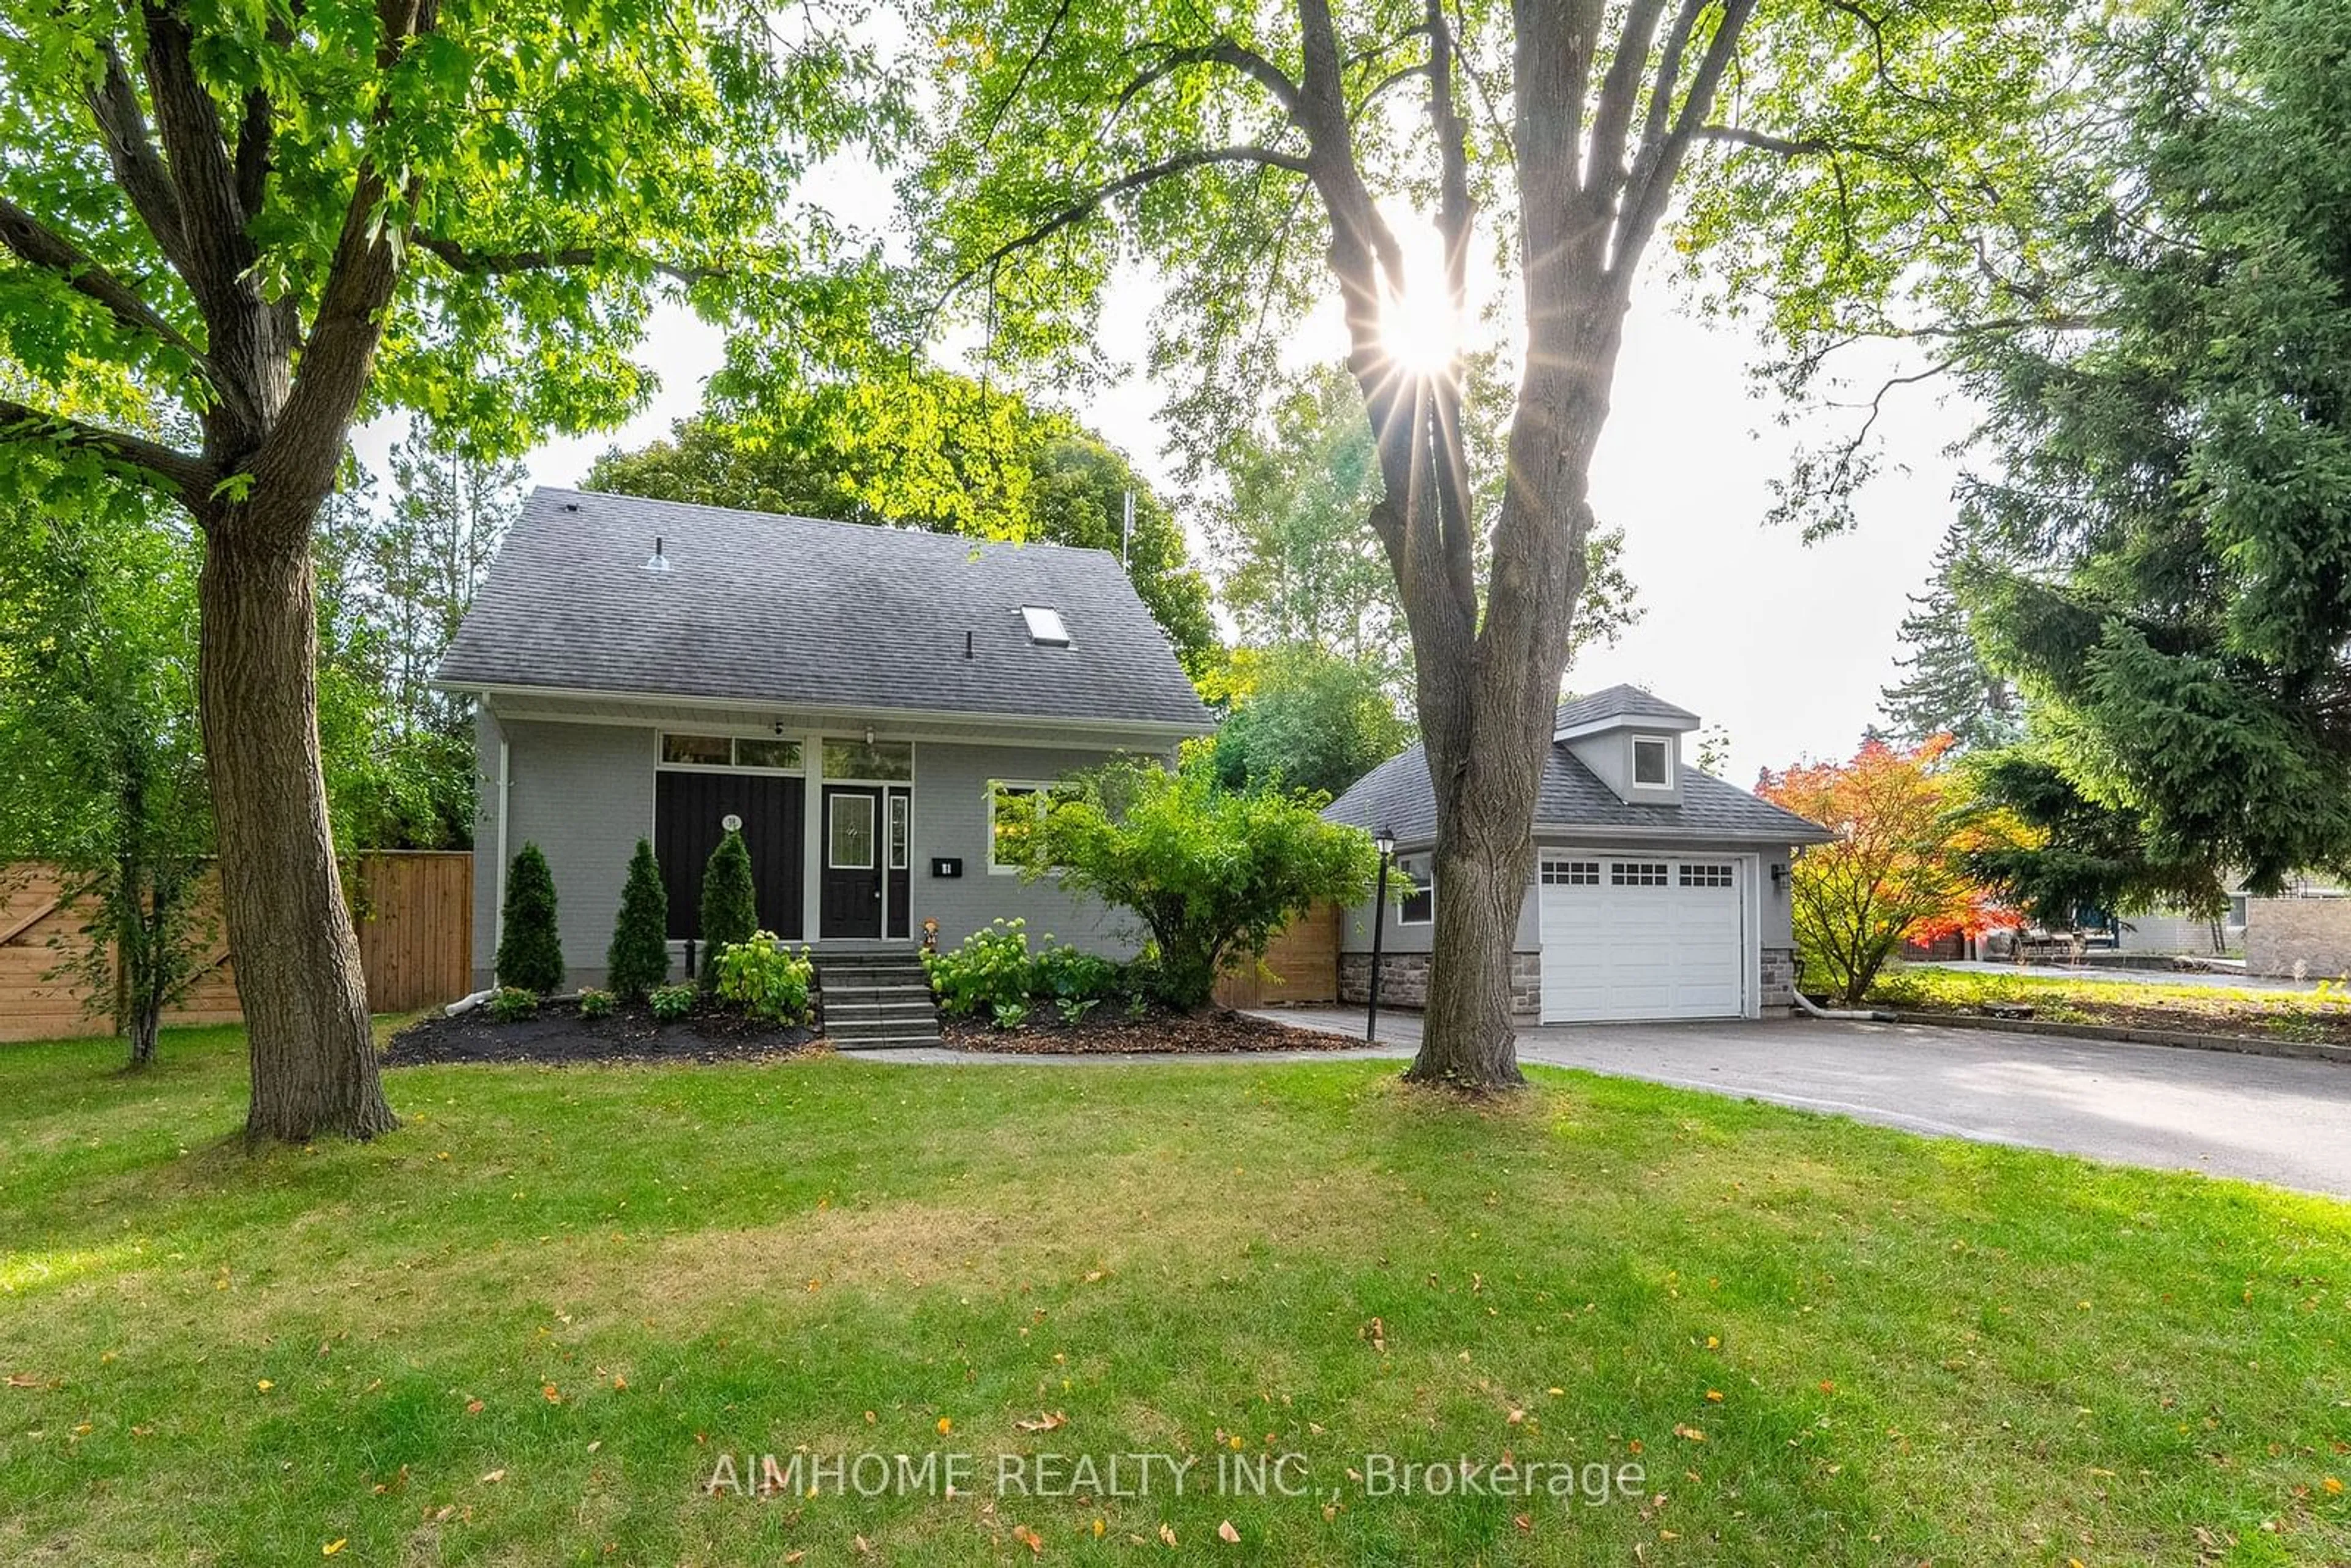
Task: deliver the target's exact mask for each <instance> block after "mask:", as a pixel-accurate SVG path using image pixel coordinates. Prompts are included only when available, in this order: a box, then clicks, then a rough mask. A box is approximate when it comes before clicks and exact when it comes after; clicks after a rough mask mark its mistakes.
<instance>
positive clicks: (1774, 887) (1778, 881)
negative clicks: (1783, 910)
mask: <svg viewBox="0 0 2351 1568" xmlns="http://www.w3.org/2000/svg"><path fill="white" fill-rule="evenodd" d="M1787 890H1788V868H1787V867H1786V866H1784V865H1782V864H1781V863H1780V862H1777V861H1774V862H1771V891H1772V892H1774V893H1785V892H1786V891H1787Z"/></svg>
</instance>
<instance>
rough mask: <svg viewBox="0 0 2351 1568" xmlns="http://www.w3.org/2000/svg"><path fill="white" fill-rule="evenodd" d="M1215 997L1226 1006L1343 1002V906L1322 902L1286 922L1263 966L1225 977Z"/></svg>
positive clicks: (1220, 1004)
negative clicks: (1340, 928)
mask: <svg viewBox="0 0 2351 1568" xmlns="http://www.w3.org/2000/svg"><path fill="white" fill-rule="evenodd" d="M1216 999H1217V1006H1218V1007H1225V1008H1263V1007H1271V1006H1273V1005H1274V1004H1275V1003H1278V1002H1331V1001H1336V1000H1338V999H1339V906H1338V905H1337V904H1322V905H1319V906H1318V907H1316V908H1314V909H1311V910H1309V911H1308V912H1307V913H1305V914H1304V915H1300V916H1299V917H1298V918H1297V919H1295V920H1293V921H1291V922H1290V924H1289V925H1286V926H1284V927H1283V928H1282V932H1281V935H1280V936H1276V937H1275V938H1274V939H1273V946H1270V947H1268V948H1267V949H1266V950H1265V965H1264V967H1262V968H1258V969H1249V968H1243V969H1240V970H1237V971H1235V972H1233V973H1231V974H1228V975H1227V976H1225V977H1224V978H1222V979H1220V980H1218V981H1217V992H1216Z"/></svg>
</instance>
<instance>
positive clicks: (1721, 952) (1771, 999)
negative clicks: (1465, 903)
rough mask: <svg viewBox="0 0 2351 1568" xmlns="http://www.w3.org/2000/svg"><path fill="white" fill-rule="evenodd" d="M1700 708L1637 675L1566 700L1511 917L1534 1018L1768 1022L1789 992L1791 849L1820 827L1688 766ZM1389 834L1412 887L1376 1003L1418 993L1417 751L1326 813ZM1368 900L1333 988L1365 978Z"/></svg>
mask: <svg viewBox="0 0 2351 1568" xmlns="http://www.w3.org/2000/svg"><path fill="white" fill-rule="evenodd" d="M1697 728H1698V716H1697V715H1695V714H1692V713H1690V712H1688V711H1687V709H1684V708H1679V707H1676V706H1674V705H1673V704H1671V703H1667V702H1664V701H1661V700H1660V699H1658V698H1656V697H1655V696H1652V695H1650V694H1648V693H1647V692H1645V691H1642V690H1641V689H1640V688H1638V687H1637V686H1614V687H1611V688H1610V689H1608V690H1607V691H1604V692H1601V693H1599V694H1597V695H1593V696H1590V697H1585V698H1582V699H1580V700H1578V701H1575V702H1571V703H1567V704H1564V705H1562V706H1561V708H1560V710H1559V713H1558V716H1557V717H1556V719H1555V721H1554V723H1553V726H1552V730H1553V734H1552V746H1551V750H1550V754H1549V756H1548V758H1546V762H1545V767H1544V770H1543V780H1542V788H1541V795H1540V796H1539V798H1538V800H1537V804H1536V810H1535V830H1534V833H1535V842H1536V854H1535V863H1534V867H1533V870H1532V874H1531V879H1530V882H1529V884H1528V888H1527V898H1526V903H1525V904H1524V905H1523V906H1522V907H1521V909H1520V916H1519V931H1518V941H1517V948H1516V951H1515V954H1514V956H1513V961H1512V969H1511V983H1512V1001H1513V1003H1514V1006H1515V1009H1516V1010H1517V1011H1518V1013H1519V1014H1520V1016H1521V1017H1522V1018H1523V1019H1526V1020H1527V1021H1529V1022H1535V1021H1541V1022H1543V1023H1600V1022H1623V1021H1632V1020H1640V1019H1728V1018H1760V1017H1761V1016H1762V1015H1763V1013H1764V1012H1765V1011H1766V1010H1767V1009H1774V1008H1784V1007H1786V1006H1787V1005H1788V1004H1789V1002H1790V1000H1791V999H1792V990H1793V984H1794V974H1795V959H1794V940H1793V937H1792V935H1791V933H1790V928H1789V918H1788V893H1787V868H1788V862H1789V860H1790V858H1791V856H1792V854H1793V853H1794V852H1796V850H1797V849H1798V848H1799V847H1800V846H1802V845H1804V844H1808V843H1822V842H1825V841H1827V839H1828V837H1829V835H1828V833H1827V832H1826V831H1823V829H1821V828H1820V827H1818V826H1817V825H1815V824H1814V823H1812V822H1808V821H1805V820H1803V819H1802V818H1801V817H1797V816H1794V815H1792V814H1791V813H1789V812H1786V811H1783V810H1781V809H1780V808H1778V807H1777V806H1774V805H1771V803H1770V802H1768V801H1765V800H1759V799H1757V798H1756V797H1755V796H1753V795H1751V794H1749V793H1748V792H1747V791H1746V790H1743V789H1738V788H1736V787H1735V786H1733V785H1729V784H1726V783H1724V782H1723V781H1722V780H1721V779H1716V778H1714V777H1712V776H1711V775H1709V774H1707V773H1704V772H1701V771H1699V770H1698V768H1690V767H1685V766H1683V764H1682V761H1681V746H1682V737H1684V736H1686V735H1687V734H1688V733H1689V732H1691V731H1692V730H1695V729H1697ZM1323 814H1324V815H1325V816H1327V817H1329V818H1331V819H1332V821H1343V822H1351V823H1353V824H1354V825H1356V826H1358V827H1362V828H1365V829H1368V830H1371V831H1375V832H1376V831H1381V830H1383V829H1384V830H1385V831H1387V832H1389V833H1390V834H1391V835H1393V836H1394V837H1395V841H1396V845H1397V857H1396V860H1397V865H1398V867H1399V869H1400V870H1401V871H1402V872H1403V873H1404V874H1405V875H1406V876H1408V877H1409V878H1411V879H1412V883H1413V885H1414V889H1415V893H1414V895H1413V897H1411V898H1410V899H1409V900H1407V901H1406V902H1405V904H1403V905H1402V906H1401V907H1391V908H1390V910H1389V911H1388V915H1387V921H1386V925H1385V930H1384V936H1383V938H1382V941H1381V944H1380V946H1381V964H1380V967H1381V978H1380V996H1381V999H1382V1001H1383V1003H1394V1004H1395V1005H1398V1006H1404V1007H1412V1006H1416V1005H1418V1004H1419V1002H1420V1001H1421V1000H1422V999H1423V998H1425V997H1426V994H1427V986H1428V966H1429V948H1430V946H1431V938H1432V936H1434V934H1435V929H1436V905H1437V902H1438V901H1439V900H1441V899H1442V898H1443V897H1444V896H1445V890H1444V888H1443V887H1442V886H1441V885H1438V884H1437V882H1436V879H1435V876H1434V873H1433V869H1432V868H1433V857H1432V856H1431V854H1430V850H1431V849H1432V847H1433V846H1434V844H1435V842H1436V838H1437V804H1436V797H1435V794H1434V792H1433V791H1432V790H1431V789H1430V788H1429V783H1428V762H1427V758H1426V757H1425V756H1424V755H1423V754H1422V752H1421V750H1420V748H1419V747H1414V748H1413V749H1412V750H1410V751H1407V752H1405V753H1404V754H1403V755H1402V756H1399V757H1395V758H1390V759H1389V760H1388V761H1386V762H1384V763H1383V764H1382V765H1381V766H1380V767H1378V768H1374V770H1373V771H1372V772H1371V773H1370V774H1369V775H1367V776H1366V777H1365V778H1364V779H1363V780H1362V781H1360V782H1359V783H1357V784H1356V785H1355V786H1354V788H1353V789H1350V790H1348V791H1347V792H1346V793H1345V794H1344V795H1343V796H1341V797H1340V798H1339V799H1338V800H1334V801H1332V803H1331V805H1330V807H1329V808H1328V809H1327V810H1325V811H1324V813H1323ZM1371 949H1372V910H1371V908H1370V906H1369V905H1364V906H1363V907H1360V908H1357V909H1354V910H1351V911H1349V912H1348V918H1347V921H1346V924H1345V927H1344V929H1343V934H1342V940H1341V953H1340V993H1341V996H1342V997H1343V998H1344V999H1346V1000H1349V1001H1361V1000H1364V998H1365V996H1366V994H1367V992H1368V990H1369V986H1370V978H1371V961H1372V960H1371Z"/></svg>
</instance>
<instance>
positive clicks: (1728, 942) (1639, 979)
mask: <svg viewBox="0 0 2351 1568" xmlns="http://www.w3.org/2000/svg"><path fill="white" fill-rule="evenodd" d="M1539 864H1540V867H1541V869H1540V872H1539V873H1538V880H1539V883H1540V887H1541V921H1542V925H1541V929H1542V1017H1543V1021H1544V1022H1545V1023H1581V1022H1587V1021H1590V1020H1593V1019H1709V1018H1737V1017H1740V1016H1741V1015H1743V1014H1744V1013H1745V1012H1746V1010H1747V1009H1746V981H1747V919H1746V912H1747V899H1746V890H1745V888H1744V887H1743V886H1741V883H1742V881H1743V880H1744V875H1745V868H1744V865H1743V863H1742V862H1739V861H1736V860H1729V859H1704V858H1695V857H1693V858H1683V857H1680V856H1656V857H1649V856H1643V857H1639V858H1635V857H1629V856H1619V855H1609V854H1599V853H1595V852H1589V851H1579V850H1545V851H1543V852H1542V854H1541V860H1540V862H1539Z"/></svg>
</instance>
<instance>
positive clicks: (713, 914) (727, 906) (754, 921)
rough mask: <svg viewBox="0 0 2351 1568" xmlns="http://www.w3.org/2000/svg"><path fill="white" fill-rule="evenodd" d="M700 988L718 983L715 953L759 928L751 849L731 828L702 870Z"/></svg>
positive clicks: (723, 950) (742, 939)
mask: <svg viewBox="0 0 2351 1568" xmlns="http://www.w3.org/2000/svg"><path fill="white" fill-rule="evenodd" d="M701 913H702V920H701V931H702V988H703V989H704V990H708V989H710V988H712V987H714V986H716V984H717V983H718V955H719V954H721V953H723V952H725V951H726V949H727V948H729V947H731V946H734V945H735V944H736V943H737V942H748V941H749V940H750V939H751V934H752V933H753V932H755V931H757V930H758V928H759V895H758V890H757V889H755V888H754V887H753V886H752V885H751V852H750V851H749V850H748V849H747V848H745V847H744V844H743V835H742V834H741V833H740V832H733V831H730V832H729V833H727V835H726V837H725V838H723V839H721V840H719V841H718V847H717V848H716V849H715V850H713V851H711V852H710V861H709V863H708V864H706V865H705V866H704V867H703V869H702V912H701Z"/></svg>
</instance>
